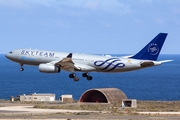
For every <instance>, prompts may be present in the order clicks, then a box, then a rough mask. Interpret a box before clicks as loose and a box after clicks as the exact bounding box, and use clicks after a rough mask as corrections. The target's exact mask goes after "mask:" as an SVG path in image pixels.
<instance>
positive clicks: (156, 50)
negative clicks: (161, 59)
mask: <svg viewBox="0 0 180 120" xmlns="http://www.w3.org/2000/svg"><path fill="white" fill-rule="evenodd" d="M148 52H149V53H150V54H151V55H157V54H158V53H159V48H158V45H157V44H156V43H152V44H150V45H149V47H148Z"/></svg>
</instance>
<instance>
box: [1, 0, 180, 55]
mask: <svg viewBox="0 0 180 120" xmlns="http://www.w3.org/2000/svg"><path fill="white" fill-rule="evenodd" d="M179 6H180V0H0V45H1V47H0V53H7V52H9V51H10V50H13V49H20V48H32V49H33V48H35V49H43V50H53V51H64V52H78V53H92V54H99V53H102V54H104V53H105V54H111V53H114V54H117V53H118V54H135V53H137V52H138V51H139V50H140V49H141V48H142V47H144V46H145V45H146V44H147V43H148V42H149V41H150V40H151V39H153V38H154V37H155V36H156V35H157V34H158V33H159V32H166V33H168V37H167V39H166V42H165V44H164V46H163V49H162V51H161V53H162V54H180V47H179V46H180V40H179V38H180V7H179Z"/></svg>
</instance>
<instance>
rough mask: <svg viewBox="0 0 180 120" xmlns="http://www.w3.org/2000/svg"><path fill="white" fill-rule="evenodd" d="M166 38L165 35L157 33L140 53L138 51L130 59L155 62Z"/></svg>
mask: <svg viewBox="0 0 180 120" xmlns="http://www.w3.org/2000/svg"><path fill="white" fill-rule="evenodd" d="M166 37H167V33H159V34H158V35H157V36H156V37H155V38H154V39H153V40H152V41H150V42H149V43H148V44H147V45H146V46H145V47H144V48H143V49H142V50H141V51H139V52H138V53H137V54H136V55H134V56H132V57H131V58H134V59H143V60H154V61H156V60H157V58H158V56H159V53H160V51H161V48H162V46H163V44H164V41H165V39H166Z"/></svg>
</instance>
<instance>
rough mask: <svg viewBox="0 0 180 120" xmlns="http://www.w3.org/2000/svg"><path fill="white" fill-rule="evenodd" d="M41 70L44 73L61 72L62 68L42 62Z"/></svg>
mask: <svg viewBox="0 0 180 120" xmlns="http://www.w3.org/2000/svg"><path fill="white" fill-rule="evenodd" d="M39 71H40V72H44V73H59V72H60V71H61V69H60V68H59V67H57V66H54V65H51V64H40V65H39Z"/></svg>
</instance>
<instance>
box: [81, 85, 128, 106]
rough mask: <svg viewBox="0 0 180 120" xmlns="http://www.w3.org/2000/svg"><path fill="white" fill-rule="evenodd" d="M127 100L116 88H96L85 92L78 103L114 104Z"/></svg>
mask: <svg viewBox="0 0 180 120" xmlns="http://www.w3.org/2000/svg"><path fill="white" fill-rule="evenodd" d="M122 99H127V97H126V95H125V94H124V92H123V91H121V90H119V89H117V88H98V89H90V90H87V91H85V92H84V93H83V94H82V95H81V97H80V100H79V102H95V103H115V102H120V101H122Z"/></svg>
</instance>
